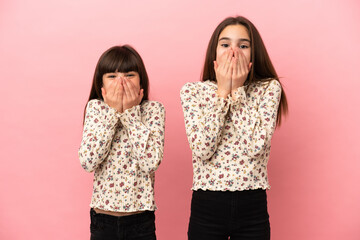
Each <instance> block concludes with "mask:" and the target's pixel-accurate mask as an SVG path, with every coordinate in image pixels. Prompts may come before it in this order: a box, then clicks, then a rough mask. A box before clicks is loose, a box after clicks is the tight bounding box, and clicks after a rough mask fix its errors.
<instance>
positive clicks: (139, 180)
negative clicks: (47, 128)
mask: <svg viewBox="0 0 360 240" xmlns="http://www.w3.org/2000/svg"><path fill="white" fill-rule="evenodd" d="M148 89H149V80H148V76H147V73H146V70H145V66H144V63H143V61H142V59H141V57H140V55H139V54H138V53H137V52H136V51H135V50H134V49H133V48H132V47H130V46H128V45H124V46H115V47H112V48H110V49H108V50H107V51H106V52H104V53H103V54H102V55H101V57H100V59H99V61H98V63H97V66H96V69H95V74H94V78H93V83H92V88H91V91H90V97H89V100H88V103H87V106H86V109H85V117H84V130H83V137H82V142H81V146H80V149H79V158H80V163H81V166H82V167H83V168H84V169H85V170H86V171H87V172H92V171H94V172H95V174H94V181H93V194H92V199H91V203H90V207H91V211H90V216H91V226H90V230H91V239H139V240H140V239H144V240H145V239H146V240H149V239H156V236H155V215H154V211H155V209H156V205H155V201H154V180H155V170H156V169H157V168H158V166H159V164H160V162H161V160H162V157H163V148H164V123H165V110H164V107H163V105H162V104H161V103H159V102H155V101H149V100H148V92H149V90H148Z"/></svg>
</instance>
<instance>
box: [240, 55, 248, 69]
mask: <svg viewBox="0 0 360 240" xmlns="http://www.w3.org/2000/svg"><path fill="white" fill-rule="evenodd" d="M239 60H240V72H241V73H246V72H247V71H248V66H247V64H246V57H245V54H244V53H243V52H242V51H240V59H239Z"/></svg>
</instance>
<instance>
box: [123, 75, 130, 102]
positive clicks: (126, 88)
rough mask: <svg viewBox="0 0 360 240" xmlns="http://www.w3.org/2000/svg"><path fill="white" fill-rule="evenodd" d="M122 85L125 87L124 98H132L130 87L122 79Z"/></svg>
mask: <svg viewBox="0 0 360 240" xmlns="http://www.w3.org/2000/svg"><path fill="white" fill-rule="evenodd" d="M122 85H123V87H124V96H125V97H126V98H129V97H130V92H129V88H128V86H127V85H126V81H125V79H122Z"/></svg>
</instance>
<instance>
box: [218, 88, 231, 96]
mask: <svg viewBox="0 0 360 240" xmlns="http://www.w3.org/2000/svg"><path fill="white" fill-rule="evenodd" d="M216 93H217V95H218V96H219V97H222V98H227V96H228V95H229V93H230V91H228V90H217V92H216Z"/></svg>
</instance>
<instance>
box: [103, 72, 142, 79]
mask: <svg viewBox="0 0 360 240" xmlns="http://www.w3.org/2000/svg"><path fill="white" fill-rule="evenodd" d="M116 76H117V75H116V74H109V75H107V76H106V77H107V78H116ZM134 76H135V73H132V72H129V73H126V74H125V75H124V77H127V78H131V77H134Z"/></svg>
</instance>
